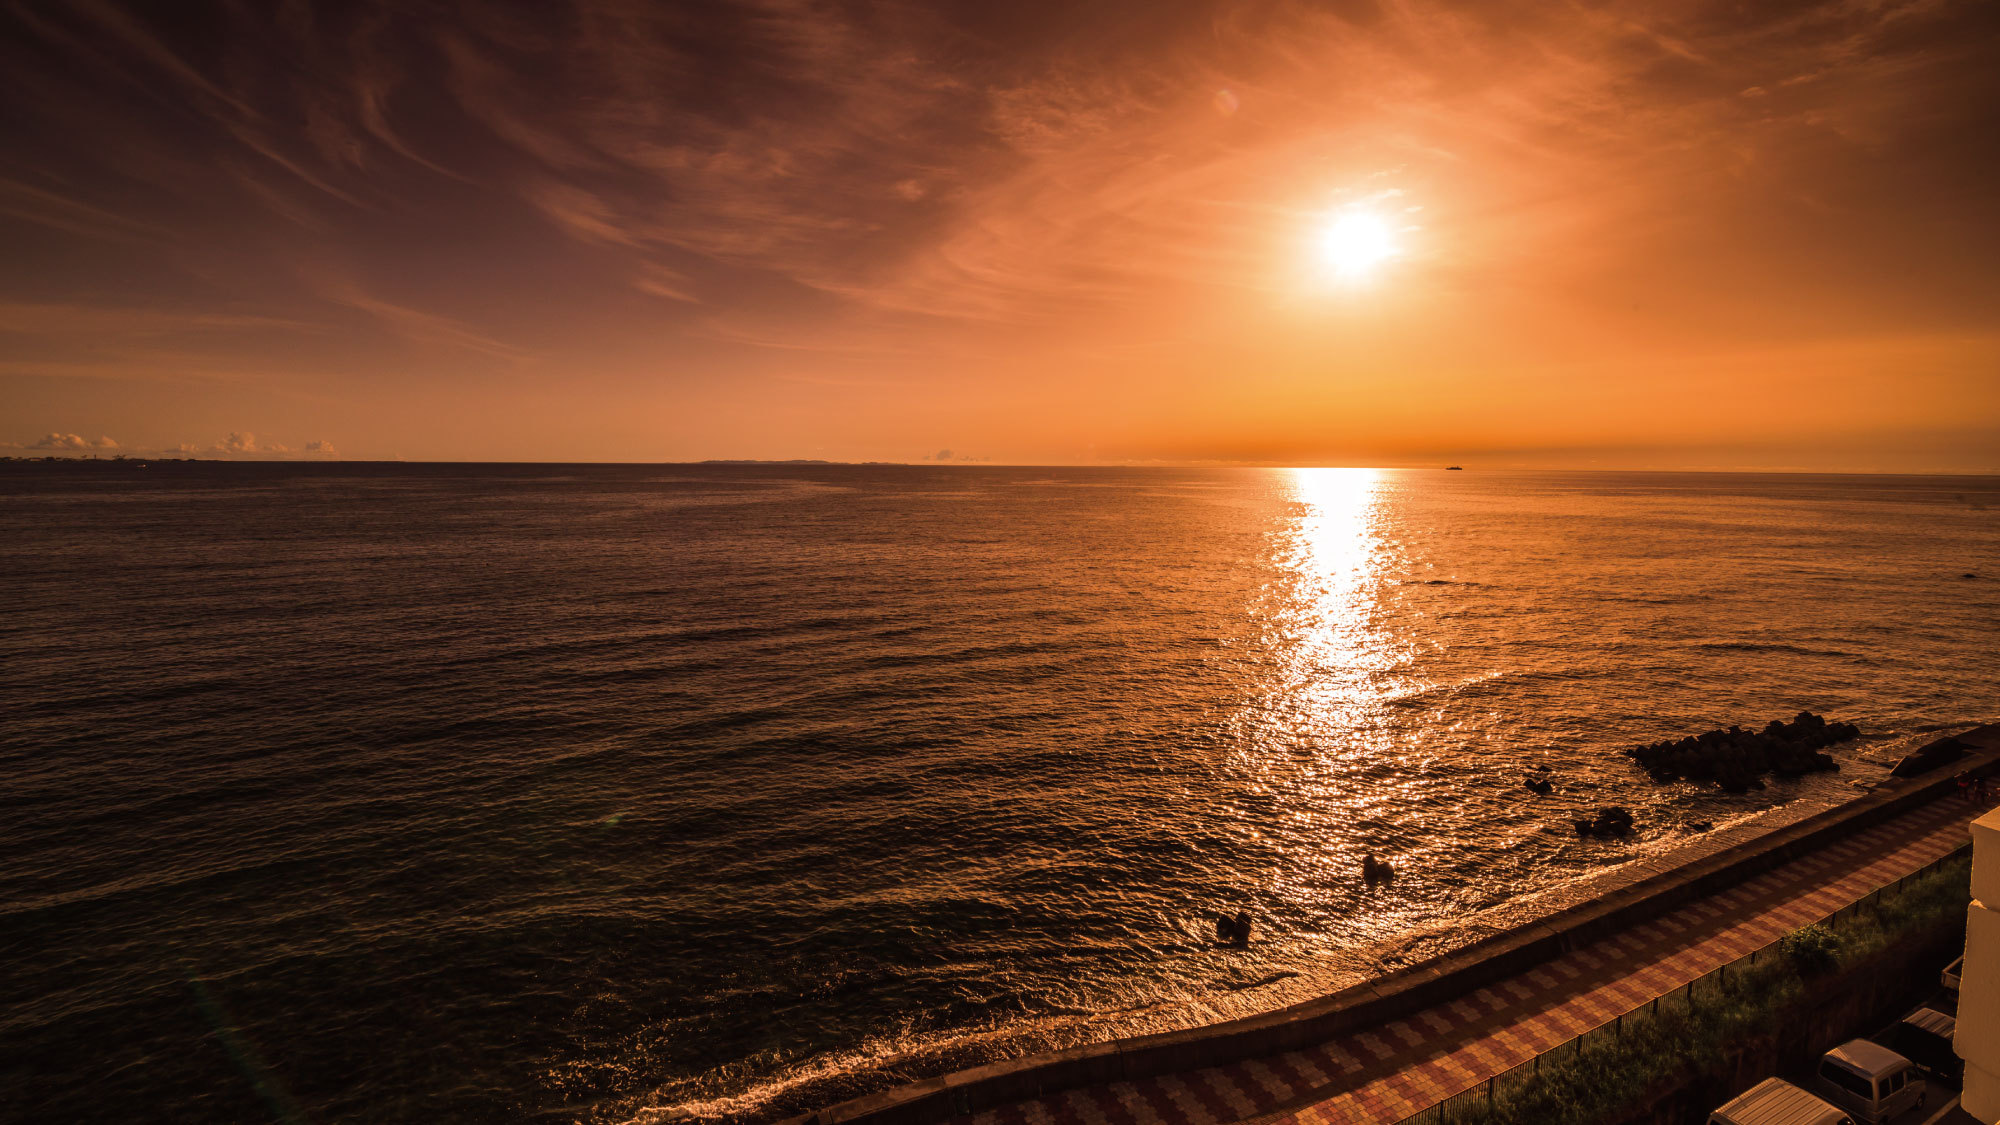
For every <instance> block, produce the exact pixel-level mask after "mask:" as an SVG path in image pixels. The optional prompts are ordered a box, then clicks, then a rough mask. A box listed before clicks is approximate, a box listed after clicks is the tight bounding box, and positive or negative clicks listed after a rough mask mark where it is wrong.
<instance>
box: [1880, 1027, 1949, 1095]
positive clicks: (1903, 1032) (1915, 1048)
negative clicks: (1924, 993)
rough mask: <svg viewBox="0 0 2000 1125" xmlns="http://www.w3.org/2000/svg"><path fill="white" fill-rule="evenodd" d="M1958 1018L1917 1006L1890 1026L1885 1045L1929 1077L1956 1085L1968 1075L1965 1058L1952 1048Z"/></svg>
mask: <svg viewBox="0 0 2000 1125" xmlns="http://www.w3.org/2000/svg"><path fill="white" fill-rule="evenodd" d="M1957 1034H1958V1021H1957V1020H1956V1019H1953V1018H1952V1017H1950V1016H1948V1015H1945V1014H1944V1013H1943V1012H1940V1011H1937V1010H1936V1009H1934V1008H1918V1009H1917V1010H1916V1011H1914V1012H1911V1013H1910V1014H1909V1015H1907V1016H1904V1017H1903V1021H1902V1022H1901V1023H1899V1024H1897V1025H1896V1026H1895V1027H1892V1028H1890V1029H1889V1034H1888V1035H1887V1036H1885V1037H1884V1038H1885V1039H1887V1042H1886V1043H1884V1044H1883V1046H1885V1047H1888V1048H1889V1049H1890V1050H1892V1051H1894V1052H1896V1053H1897V1054H1899V1055H1901V1056H1903V1057H1904V1058H1906V1059H1908V1060H1910V1061H1911V1062H1913V1063H1916V1064H1917V1066H1918V1068H1919V1069H1921V1070H1922V1071H1923V1072H1924V1074H1925V1076H1926V1077H1929V1078H1935V1079H1937V1080H1938V1081H1940V1082H1949V1083H1951V1084H1952V1085H1954V1086H1956V1085H1958V1083H1959V1080H1960V1079H1961V1078H1963V1077H1964V1076H1965V1060H1964V1059H1961V1058H1959V1057H1958V1052H1957V1051H1955V1050H1953V1049H1952V1045H1951V1044H1952V1037H1953V1036H1955V1035H1957Z"/></svg>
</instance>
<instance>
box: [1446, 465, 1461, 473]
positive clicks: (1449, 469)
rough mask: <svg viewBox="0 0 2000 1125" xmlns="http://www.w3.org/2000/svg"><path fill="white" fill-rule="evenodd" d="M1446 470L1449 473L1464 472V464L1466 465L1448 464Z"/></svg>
mask: <svg viewBox="0 0 2000 1125" xmlns="http://www.w3.org/2000/svg"><path fill="white" fill-rule="evenodd" d="M1444 471H1445V472H1447V473H1462V472H1464V471H1465V466H1464V465H1446V466H1445V467H1444Z"/></svg>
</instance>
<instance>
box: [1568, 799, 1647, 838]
mask: <svg viewBox="0 0 2000 1125" xmlns="http://www.w3.org/2000/svg"><path fill="white" fill-rule="evenodd" d="M1573 823H1575V825H1576V834H1577V835H1579V836H1590V837H1615V836H1630V835H1631V834H1632V827H1633V825H1632V814H1631V813H1629V812H1627V811H1625V809H1624V807H1623V806H1620V805H1608V806H1606V807H1604V808H1601V809H1598V810H1597V815H1596V816H1594V817H1592V818H1590V819H1589V820H1577V821H1574V822H1573Z"/></svg>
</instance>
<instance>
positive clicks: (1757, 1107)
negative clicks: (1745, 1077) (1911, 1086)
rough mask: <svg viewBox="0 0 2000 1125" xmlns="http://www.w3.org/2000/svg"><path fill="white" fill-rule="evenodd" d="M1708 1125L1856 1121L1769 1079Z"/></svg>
mask: <svg viewBox="0 0 2000 1125" xmlns="http://www.w3.org/2000/svg"><path fill="white" fill-rule="evenodd" d="M1708 1125H1854V1119H1853V1118H1852V1117H1849V1116H1848V1115H1847V1114H1846V1113H1845V1112H1843V1111H1842V1110H1840V1109H1839V1108H1837V1107H1835V1106H1831V1105H1828V1104H1827V1103H1826V1102H1824V1101H1822V1100H1821V1099H1819V1098H1816V1097H1813V1096H1812V1095H1811V1094H1808V1093H1806V1092H1805V1091H1804V1090H1801V1089H1799V1088H1798V1087H1797V1086H1794V1085H1792V1084H1791V1083H1790V1082H1787V1081H1785V1080H1784V1079H1782V1078H1766V1079H1764V1080H1763V1081H1762V1082H1759V1083H1757V1084H1756V1085H1755V1086H1752V1087H1750V1088H1749V1089H1748V1090H1745V1091H1743V1092H1742V1093H1741V1094H1738V1095H1737V1096H1736V1097H1735V1098H1733V1099H1731V1100H1730V1101H1729V1103H1728V1104H1727V1105H1724V1106H1723V1107H1722V1108H1721V1109H1718V1110H1716V1111H1715V1112H1714V1113H1711V1114H1709V1115H1708Z"/></svg>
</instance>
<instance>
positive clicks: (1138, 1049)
mask: <svg viewBox="0 0 2000 1125" xmlns="http://www.w3.org/2000/svg"><path fill="white" fill-rule="evenodd" d="M1955 737H1958V738H1959V739H1961V740H1964V741H1968V742H1971V743H1973V744H1974V745H1975V746H1977V747H1979V749H1978V750H1976V751H1975V752H1974V754H1973V755H1971V756H1970V757H1968V758H1963V759H1960V760H1959V761H1958V762H1956V763H1951V765H1953V766H1956V767H1957V768H1955V769H1950V770H1949V771H1948V772H1947V771H1946V770H1944V769H1938V770H1933V771H1931V772H1930V773H1928V774H1924V775H1919V776H1917V777H1914V778H1907V779H1898V778H1886V779H1884V780H1883V781H1882V782H1881V783H1879V784H1877V785H1876V786H1874V787H1873V788H1871V789H1870V790H1868V791H1867V792H1864V793H1861V794H1859V795H1857V796H1856V797H1854V798H1853V799H1851V800H1848V801H1845V802H1841V803H1839V804H1836V805H1833V806H1831V807H1828V808H1825V809H1822V810H1820V811H1818V812H1815V813H1812V814H1809V815H1807V816H1804V817H1802V818H1800V819H1798V820H1795V821H1793V822H1791V823H1789V824H1786V825H1783V826H1780V827H1777V828H1774V829H1771V830H1769V831H1764V832H1758V833H1756V834H1754V835H1751V836H1749V837H1748V838H1746V839H1742V840H1739V841H1731V842H1727V843H1724V844H1723V845H1722V846H1721V847H1719V848H1717V849H1714V850H1711V851H1708V852H1707V853H1706V854H1704V855H1700V856H1696V857H1693V858H1682V859H1676V858H1674V857H1673V855H1672V854H1671V853H1670V854H1668V855H1663V856H1659V857H1655V858H1652V859H1641V860H1636V861H1634V862H1633V863H1631V864H1627V865H1623V866H1621V868H1620V869H1619V870H1620V871H1621V872H1626V873H1637V874H1638V875H1639V877H1638V878H1636V879H1632V880H1631V881H1629V882H1627V883H1626V884H1625V885H1624V886H1622V887H1617V888H1613V889H1610V890H1608V891H1607V892H1606V893H1604V894H1603V895H1601V896H1599V897H1596V898H1587V899H1584V900H1582V901H1578V902H1574V903H1571V904H1569V905H1567V906H1562V907H1559V908H1558V909H1556V910H1555V911H1553V912H1551V913H1549V914H1546V915H1543V916H1541V917H1539V918H1537V919H1533V920H1530V921H1527V922H1523V923H1521V924H1519V925H1516V926H1513V927H1510V928H1508V929H1505V930H1501V931H1498V932H1494V933H1490V934H1486V935H1483V936H1480V937H1478V938H1475V939H1474V940H1472V941H1471V942H1469V943H1467V944H1465V945H1462V946H1459V947H1456V948H1454V949H1451V950H1449V951H1447V952H1445V953H1442V954H1439V955H1436V956H1433V957H1429V958H1426V959H1424V960H1422V961H1419V962H1416V963H1413V964H1410V965H1406V966H1404V967H1402V968H1398V969H1395V970H1392V971H1390V972H1388V973H1385V974H1382V975H1379V976H1375V977H1372V978H1369V979H1365V980H1362V981H1359V982H1357V983H1355V984H1353V985H1349V986H1347V987H1344V988H1340V989H1337V990H1336V991H1334V992H1331V993H1327V994H1324V995H1322V996H1319V997H1316V998H1313V999H1309V1000H1305V1001H1302V1002H1299V1003H1295V1004H1292V1005H1289V1006H1286V1007H1282V1008H1278V1009H1275V1010H1272V1011H1269V1012H1265V1013H1262V1014H1259V1015H1253V1016H1246V1017H1242V1018H1239V1019H1233V1020H1227V1021H1223V1022H1220V1023H1213V1024H1207V1025H1202V1026H1197V1027H1192V1028H1187V1029H1183V1030H1179V1031H1169V1032H1160V1033H1154V1034H1148V1035H1138V1036H1129V1037H1123V1038H1116V1039H1110V1040H1104V1041H1100V1042H1097V1043H1091V1044H1086V1045H1082V1046H1078V1047H1072V1048H1068V1049H1065V1050H1060V1051H1053V1052H1044V1053H1040V1054H1034V1055H1028V1056H1024V1057H1021V1058H1017V1059H1011V1060H1005V1061H1001V1062H995V1063H989V1064H985V1065H981V1066H976V1067H972V1068H969V1069H965V1070H960V1071H956V1072H953V1073H949V1074H944V1075H940V1076H937V1077H933V1078H928V1079H924V1080H920V1081H916V1082H910V1083H905V1084H903V1085H899V1086H895V1087H891V1088H890V1089H887V1090H882V1091H878V1092H876V1093H873V1094H868V1095H864V1096H862V1097H858V1098H852V1099H849V1100H846V1101H842V1102H839V1103H837V1104H834V1105H831V1106H827V1107H824V1108H821V1109H819V1110H816V1111H813V1112H810V1113H805V1114H799V1115H794V1116H791V1117H788V1118H784V1119H782V1122H783V1125H846V1123H850V1122H867V1123H869V1125H928V1123H932V1122H939V1121H944V1120H947V1119H950V1118H953V1117H959V1116H964V1115H966V1114H970V1113H975V1112H979V1111H980V1110H984V1109H991V1108H994V1107H996V1106H1000V1105H1005V1104H1010V1103H1013V1102H1018V1101H1025V1100H1029V1099H1032V1098H1037V1097H1043V1096H1047V1095H1049V1094H1052V1093H1057V1092H1060V1091H1063V1090H1069V1089H1076V1088H1079V1087H1083V1086H1091V1085H1098V1084H1103V1083H1109V1082H1118V1081H1126V1080H1133V1079H1139V1078H1147V1077H1153V1076H1157V1075H1161V1074H1167V1073H1173V1072H1177V1071H1183V1070H1189V1069H1194V1068H1198V1067H1207V1066H1217V1065H1225V1064H1228V1063H1231V1062H1236V1061H1241V1060H1245V1059H1251V1058H1257V1057H1261V1056H1265V1055H1271V1054H1277V1053H1279V1052H1282V1051H1287V1050H1295V1049H1299V1048H1301V1047H1305V1046H1310V1045H1312V1044H1315V1043H1319V1042H1323V1041H1326V1040H1328V1039H1332V1038H1334V1037H1335V1036H1337V1035H1340V1034H1344V1033H1348V1032H1351V1031H1356V1030H1361V1029H1364V1028H1367V1027H1371V1026H1375V1025H1379V1024H1382V1023H1387V1022H1390V1021H1393V1020H1395V1019H1398V1018H1401V1017H1403V1016H1405V1015H1408V1014H1410V1013H1412V1012H1415V1011H1417V1010H1420V1009H1422V1008H1424V1007H1428V1006H1430V1005H1432V1004H1435V1003H1439V1002H1441V1001H1443V1000H1446V999H1449V998H1451V997H1453V996H1456V995H1459V994H1462V993H1466V992H1470V991H1474V990H1476V989H1478V988H1480V987H1484V986H1485V985H1487V984H1490V983H1493V982H1494V981H1497V980H1501V979H1504V978H1506V977H1509V976H1513V975H1515V974H1517V973H1520V972H1523V971H1526V970H1528V969H1530V968H1533V967H1534V966H1536V965H1538V964H1541V963H1543V962H1545V961H1548V960H1550V959H1552V958H1553V957H1555V956H1558V955H1560V954H1561V953H1563V952H1566V951H1568V950H1570V949H1572V948H1575V947H1577V946H1579V945H1583V944H1587V943H1588V942H1591V941H1595V940H1598V939H1600V938H1603V937H1605V936H1608V935H1610V934H1613V933H1616V932H1618V931H1621V930H1624V929H1627V928H1629V927H1631V926H1634V925H1638V924H1642V923H1644V922H1646V921H1648V920H1650V919H1652V918H1654V917H1657V916H1659V915H1661V914H1663V913H1666V912H1667V911H1670V910H1672V909H1676V908H1678V907H1680V906H1682V905H1685V904H1686V903H1688V902H1691V901H1694V900H1698V899H1700V898H1704V897H1707V896H1708V895H1711V894H1714V893H1716V892H1718V891H1721V890H1724V889H1726V888H1728V887H1731V886H1734V885H1736V884H1738V883H1741V882H1743V881H1745V880H1747V879H1750V878H1753V877H1755V876H1756V875H1758V874H1760V873H1761V872H1763V871H1766V870H1769V869H1771V868H1773V867H1776V866H1779V865H1781V864H1783V863H1786V862H1790V861H1791V860H1793V859H1797V858H1799V857H1800V856H1801V855H1803V854H1806V853H1809V852H1811V851H1812V850H1814V849H1815V848H1816V847H1818V846H1820V845H1821V844H1824V843H1828V842H1831V841H1832V840H1834V839H1837V838H1839V837H1841V836H1843V835H1845V834H1847V833H1850V832H1854V831H1858V830H1860V829H1863V828H1866V827H1870V826H1872V825H1874V824H1877V823H1881V822H1883V821H1887V820H1891V819H1894V818H1895V817H1897V816H1899V815H1901V814H1902V813H1904V812H1907V811H1909V810H1911V809H1914V808H1917V807H1919V806H1922V805H1926V804H1929V803H1930V802H1932V801H1934V800H1937V799H1939V798H1940V797H1944V796H1947V795H1948V794H1949V793H1950V791H1951V789H1952V788H1953V785H1954V781H1953V778H1954V776H1955V775H1956V774H1957V773H1958V772H1960V771H1962V770H1965V769H1972V770H1974V771H1976V772H1978V773H1980V774H1982V775H1988V776H1990V775H1993V774H1995V773H2000V725H1994V724H1989V725H1985V726H1979V727H1975V728H1973V729H1971V730H1968V731H1965V732H1962V733H1960V734H1958V735H1956V736H1955Z"/></svg>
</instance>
